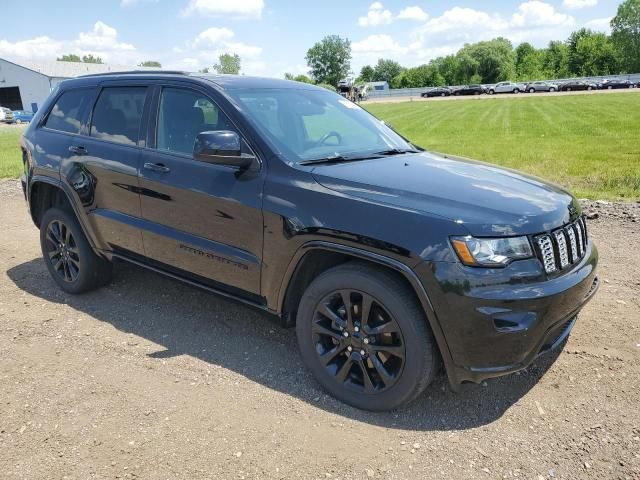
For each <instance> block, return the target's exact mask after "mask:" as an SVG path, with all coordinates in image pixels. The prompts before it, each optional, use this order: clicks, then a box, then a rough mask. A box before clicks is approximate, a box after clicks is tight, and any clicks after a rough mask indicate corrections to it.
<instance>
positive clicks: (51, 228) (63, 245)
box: [45, 220, 81, 282]
mask: <svg viewBox="0 0 640 480" xmlns="http://www.w3.org/2000/svg"><path fill="white" fill-rule="evenodd" d="M45 245H46V253H47V256H48V260H49V262H51V265H52V267H53V270H54V271H55V272H56V273H57V275H59V276H60V278H61V279H62V280H63V281H65V282H74V281H76V279H77V278H78V275H80V268H81V263H80V251H79V249H78V245H77V243H76V239H75V237H74V236H73V233H72V232H71V229H70V228H69V227H68V226H67V225H65V224H64V223H63V222H62V221H61V220H52V221H51V222H49V224H48V225H47V230H46V236H45Z"/></svg>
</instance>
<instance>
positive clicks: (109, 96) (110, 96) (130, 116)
mask: <svg viewBox="0 0 640 480" xmlns="http://www.w3.org/2000/svg"><path fill="white" fill-rule="evenodd" d="M146 95H147V87H108V88H105V89H103V90H102V92H101V93H100V97H99V98H98V101H97V102H96V106H95V108H94V109H93V121H92V125H91V136H92V137H96V138H100V139H103V140H109V141H112V142H118V143H124V144H126V145H136V144H137V142H138V135H139V132H140V122H141V121H142V110H143V108H144V101H145V98H146Z"/></svg>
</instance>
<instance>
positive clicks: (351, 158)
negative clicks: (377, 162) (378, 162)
mask: <svg viewBox="0 0 640 480" xmlns="http://www.w3.org/2000/svg"><path fill="white" fill-rule="evenodd" d="M379 157H380V155H378V154H374V155H362V156H351V155H348V156H346V155H340V154H338V153H337V154H335V155H331V156H330V157H323V158H314V159H313V160H304V161H302V162H298V165H314V164H317V163H340V162H356V161H358V160H369V159H371V158H379Z"/></svg>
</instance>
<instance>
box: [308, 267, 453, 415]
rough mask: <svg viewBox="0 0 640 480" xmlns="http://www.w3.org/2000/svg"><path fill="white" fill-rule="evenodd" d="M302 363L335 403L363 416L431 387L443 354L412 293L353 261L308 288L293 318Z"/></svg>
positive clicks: (379, 271)
mask: <svg viewBox="0 0 640 480" xmlns="http://www.w3.org/2000/svg"><path fill="white" fill-rule="evenodd" d="M296 336H297V337H298V346H299V348H300V355H301V357H302V360H303V362H304V364H305V365H306V366H307V368H309V370H311V373H312V374H313V376H314V377H315V379H316V380H317V381H318V382H319V383H320V385H321V386H322V387H323V388H324V389H325V390H326V391H327V392H328V393H330V394H331V395H333V396H334V397H336V398H337V399H339V400H341V401H343V402H345V403H348V404H349V405H353V406H354V407H358V408H362V409H365V410H374V411H381V410H389V409H392V408H397V407H399V406H402V405H405V404H407V403H409V402H411V401H412V400H414V399H415V398H417V397H418V396H419V395H420V393H421V392H423V391H424V389H425V388H426V387H427V385H429V383H431V381H432V380H433V378H434V376H435V374H436V372H437V371H438V366H439V362H440V353H439V351H438V347H437V345H436V342H435V339H434V337H433V333H432V332H431V329H430V327H429V321H428V319H427V318H426V316H425V312H424V310H423V308H422V306H421V304H420V302H419V301H418V299H417V298H416V295H415V292H414V291H413V290H412V289H411V288H410V287H409V286H408V285H406V284H405V283H404V282H403V281H402V280H401V279H400V278H399V277H398V276H397V275H394V274H392V273H390V272H388V271H385V270H384V269H379V268H376V267H374V266H371V265H367V264H363V263H360V262H357V261H353V262H347V263H345V264H342V265H338V266H337V267H334V268H331V269H329V270H327V271H325V272H323V273H322V274H320V275H319V276H318V277H317V278H315V279H314V280H313V281H312V282H311V284H309V286H308V287H307V288H306V290H305V292H304V294H303V296H302V299H301V300H300V304H299V306H298V311H297V314H296Z"/></svg>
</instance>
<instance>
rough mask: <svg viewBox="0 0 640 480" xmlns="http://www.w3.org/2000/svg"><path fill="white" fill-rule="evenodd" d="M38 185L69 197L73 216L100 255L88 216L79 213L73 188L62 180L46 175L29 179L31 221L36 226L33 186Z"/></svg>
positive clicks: (28, 196)
mask: <svg viewBox="0 0 640 480" xmlns="http://www.w3.org/2000/svg"><path fill="white" fill-rule="evenodd" d="M37 183H46V184H48V185H51V186H53V187H56V188H58V189H59V190H61V191H62V193H64V195H65V196H66V197H67V201H68V202H69V205H71V209H72V210H73V214H74V215H75V216H76V219H77V220H78V223H79V224H80V228H82V232H83V233H84V236H85V237H86V238H87V240H88V241H89V245H91V248H92V249H93V250H94V251H95V252H96V253H98V252H99V251H100V249H99V248H97V246H96V245H97V242H96V239H95V237H94V236H93V235H92V231H91V229H90V228H89V227H88V225H87V222H86V215H85V214H84V212H80V211H79V209H78V206H77V204H76V202H74V201H73V200H72V199H73V193H72V192H71V188H70V187H69V186H68V185H67V184H65V183H64V182H62V181H61V180H57V179H55V178H52V177H48V176H46V175H34V176H33V177H31V178H30V179H29V184H28V186H27V198H28V202H29V214H30V215H31V220H32V221H33V222H34V224H35V219H34V218H33V212H32V209H31V203H32V202H31V196H32V195H33V193H32V190H33V186H34V185H35V184H37ZM37 226H38V225H36V227H37Z"/></svg>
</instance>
